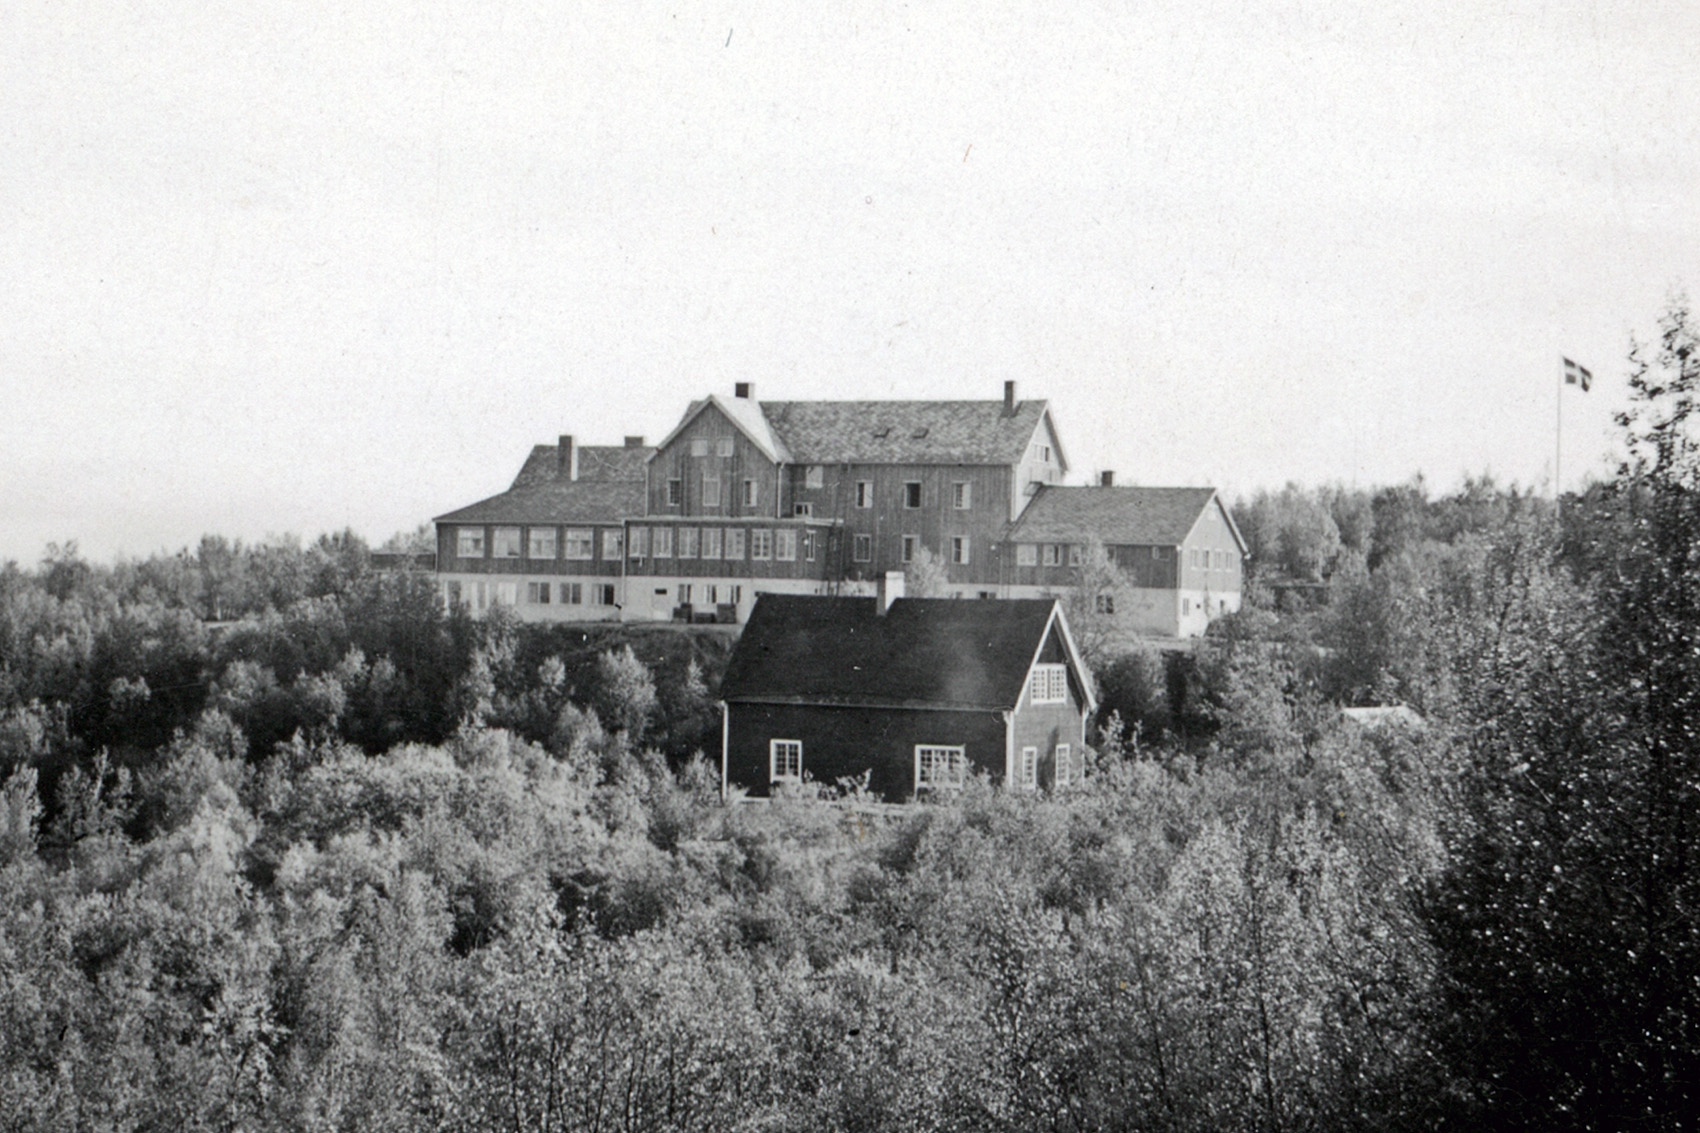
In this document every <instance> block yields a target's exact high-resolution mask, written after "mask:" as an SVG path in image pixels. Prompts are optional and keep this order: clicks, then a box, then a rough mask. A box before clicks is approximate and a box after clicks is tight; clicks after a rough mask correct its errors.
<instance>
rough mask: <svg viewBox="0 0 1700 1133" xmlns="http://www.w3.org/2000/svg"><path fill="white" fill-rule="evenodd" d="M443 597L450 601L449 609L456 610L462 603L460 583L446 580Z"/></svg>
mask: <svg viewBox="0 0 1700 1133" xmlns="http://www.w3.org/2000/svg"><path fill="white" fill-rule="evenodd" d="M443 598H444V600H445V601H447V602H448V606H449V609H450V610H451V611H453V610H454V608H455V607H457V606H459V605H460V583H458V582H446V583H444V584H443Z"/></svg>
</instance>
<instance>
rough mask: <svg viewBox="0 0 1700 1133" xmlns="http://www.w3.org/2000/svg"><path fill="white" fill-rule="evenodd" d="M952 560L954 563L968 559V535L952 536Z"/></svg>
mask: <svg viewBox="0 0 1700 1133" xmlns="http://www.w3.org/2000/svg"><path fill="white" fill-rule="evenodd" d="M950 561H951V562H953V563H965V562H967V561H968V536H966V535H952V536H951V537H950Z"/></svg>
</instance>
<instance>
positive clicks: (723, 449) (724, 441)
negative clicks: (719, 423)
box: [714, 437, 732, 456]
mask: <svg viewBox="0 0 1700 1133" xmlns="http://www.w3.org/2000/svg"><path fill="white" fill-rule="evenodd" d="M714 451H715V452H716V453H718V454H719V455H721V456H731V455H732V438H731V437H721V438H720V439H719V440H718V441H716V442H715V443H714Z"/></svg>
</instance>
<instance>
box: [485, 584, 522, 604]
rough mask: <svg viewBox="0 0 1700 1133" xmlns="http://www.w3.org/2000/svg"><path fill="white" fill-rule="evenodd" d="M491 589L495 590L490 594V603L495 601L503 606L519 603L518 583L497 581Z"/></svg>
mask: <svg viewBox="0 0 1700 1133" xmlns="http://www.w3.org/2000/svg"><path fill="white" fill-rule="evenodd" d="M492 589H493V590H494V591H495V593H494V594H493V595H492V596H491V604H492V605H495V604H496V603H500V604H501V605H503V606H517V605H519V583H517V582H498V583H496V585H495V586H494V587H492Z"/></svg>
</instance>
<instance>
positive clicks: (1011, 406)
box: [1003, 382, 1015, 417]
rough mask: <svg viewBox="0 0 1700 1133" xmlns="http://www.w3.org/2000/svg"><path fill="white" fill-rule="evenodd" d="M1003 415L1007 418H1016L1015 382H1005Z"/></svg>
mask: <svg viewBox="0 0 1700 1133" xmlns="http://www.w3.org/2000/svg"><path fill="white" fill-rule="evenodd" d="M1003 415H1004V416H1005V417H1014V416H1015V383H1014V382H1005V383H1004V384H1003Z"/></svg>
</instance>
